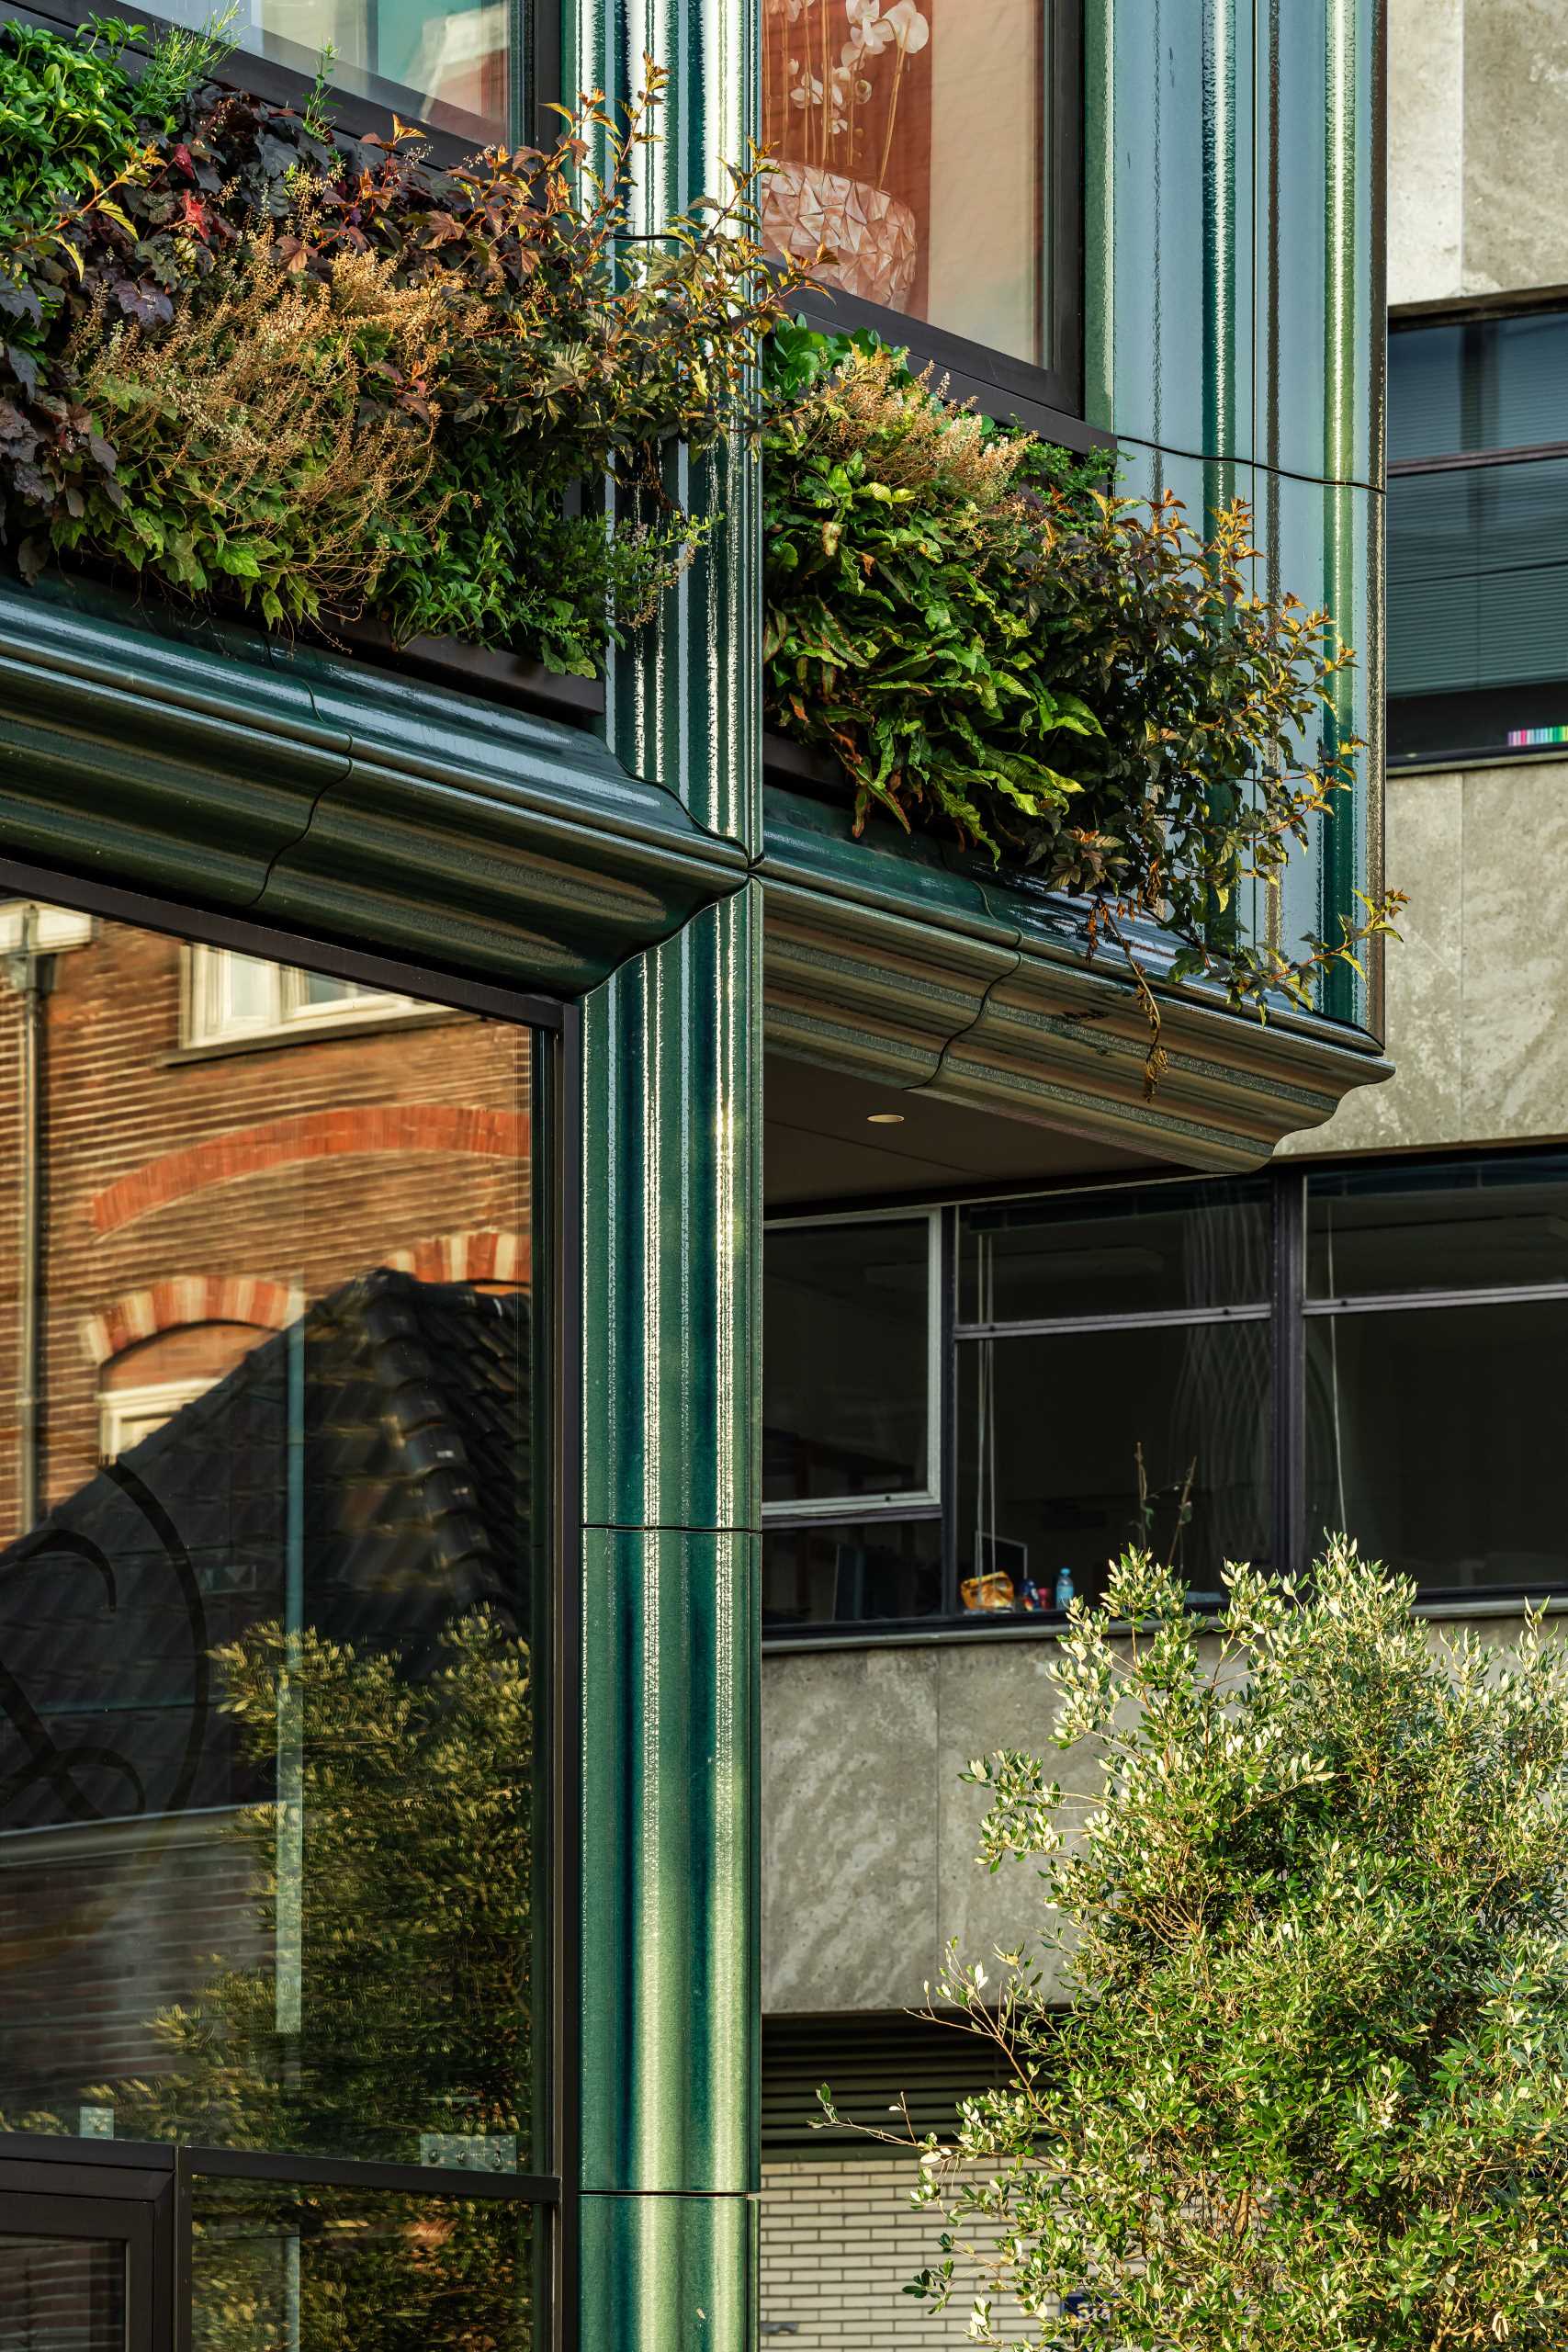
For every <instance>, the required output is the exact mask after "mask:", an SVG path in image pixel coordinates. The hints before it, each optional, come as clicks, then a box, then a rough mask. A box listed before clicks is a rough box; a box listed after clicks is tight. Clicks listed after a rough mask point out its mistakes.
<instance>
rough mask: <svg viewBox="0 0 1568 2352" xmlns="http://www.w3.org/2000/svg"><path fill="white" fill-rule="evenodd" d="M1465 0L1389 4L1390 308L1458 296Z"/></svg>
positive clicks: (1394, 0)
mask: <svg viewBox="0 0 1568 2352" xmlns="http://www.w3.org/2000/svg"><path fill="white" fill-rule="evenodd" d="M1464 54H1465V5H1464V0H1390V6H1389V33H1388V299H1389V300H1390V301H1391V302H1393V303H1399V302H1440V301H1444V300H1448V299H1449V298H1450V296H1452V295H1455V294H1457V293H1458V292H1459V290H1460V284H1461V269H1462V242H1463V239H1462V232H1463V220H1464Z"/></svg>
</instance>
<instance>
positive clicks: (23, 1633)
mask: <svg viewBox="0 0 1568 2352" xmlns="http://www.w3.org/2000/svg"><path fill="white" fill-rule="evenodd" d="M21 936H22V937H23V939H24V941H26V942H28V943H30V945H24V946H23V947H22V948H21V950H20V951H19V952H17V953H16V954H14V955H13V956H11V957H10V958H9V959H8V961H7V963H6V971H5V978H4V981H3V982H0V1058H3V1059H4V1060H5V1062H6V1067H7V1069H9V1070H10V1071H11V1072H12V1073H13V1080H12V1083H11V1085H10V1087H9V1090H8V1101H7V1116H6V1125H5V1130H4V1136H3V1137H0V1237H3V1239H0V1290H3V1291H4V1293H5V1296H6V1311H5V1315H4V1317H3V1318H0V1985H3V1986H4V1998H3V2000H0V2168H3V2167H4V2164H5V2161H6V2156H7V2144H6V2134H7V2133H14V2132H17V2131H22V2132H26V2133H29V2134H34V2135H37V2134H43V2135H47V2136H50V2137H56V2136H61V2137H63V2138H64V2139H66V2140H68V2141H70V2142H73V2143H77V2142H82V2141H91V2142H94V2143H100V2142H103V2141H106V2140H108V2141H113V2142H116V2143H119V2142H133V2143H165V2144H168V2143H178V2144H179V2145H180V2146H181V2147H183V2148H184V2149H185V2150H186V2164H187V2165H188V2167H189V2169H190V2172H191V2175H192V2196H191V2199H189V2201H188V2212H187V2217H186V2227H187V2229H188V2230H189V2231H190V2233H191V2260H192V2264H193V2268H192V2273H191V2276H192V2282H193V2284H192V2291H193V2293H194V2298H195V2301H194V2306H193V2311H192V2315H191V2324H190V2335H189V2337H188V2340H189V2341H190V2342H191V2344H192V2345H193V2346H204V2345H205V2346H212V2347H214V2352H217V2347H219V2346H222V2347H224V2352H284V2347H285V2346H291V2345H292V2346H310V2345H316V2344H321V2345H324V2344H326V2343H328V2342H332V2343H336V2342H337V2341H338V2340H339V2335H340V2334H341V2330H342V2327H343V2325H344V2324H345V2323H352V2324H350V2335H352V2336H355V2340H359V2341H364V2342H367V2343H368V2342H371V2341H374V2342H375V2344H376V2345H377V2346H378V2347H379V2346H385V2347H387V2352H402V2347H404V2346H406V2347H407V2352H442V2348H443V2347H445V2346H451V2347H452V2352H457V2347H458V2346H468V2345H471V2344H477V2343H479V2342H482V2343H483V2344H484V2345H485V2346H487V2347H490V2348H491V2352H531V2347H532V2346H534V2344H535V2342H536V2337H535V2334H534V2322H533V2318H532V2316H531V2314H532V2312H533V2310H534V2301H535V2293H536V2289H535V2253H534V2248H535V2243H536V2233H537V2227H538V2224H537V2222H536V2211H537V2210H538V2206H539V2200H540V2199H541V2198H543V2197H545V2196H547V2192H548V2189H549V2180H548V2178H547V2177H548V2176H551V2175H553V2174H554V2173H555V2171H556V2170H557V2168H558V2167H557V2166H556V2164H555V2162H554V2159H553V2154H552V2151H553V2145H554V2142H553V2135H552V2128H551V2121H550V2113H549V2105H548V2098H547V2088H548V2086H547V2075H548V2066H549V2057H548V2053H549V2050H550V2044H551V2031H550V2018H551V2014H552V2012H551V1996H550V1988H549V1985H548V1983H547V1975H546V1972H545V1970H544V1967H543V1963H542V1955H543V1954H544V1953H545V1951H547V1935H548V1922H549V1917H550V1902H549V1876H548V1871H547V1867H546V1856H545V1840H544V1837H543V1823H544V1821H545V1819H546V1804H545V1801H546V1794H547V1774H546V1772H545V1771H544V1769H543V1765H542V1761H541V1747H540V1737H539V1728H538V1727H539V1724H540V1721H541V1707H542V1702H543V1693H542V1691H541V1688H540V1683H541V1670H542V1665H543V1661H544V1660H545V1659H546V1658H547V1656H548V1654H549V1653H548V1591H549V1577H548V1575H547V1550H546V1543H547V1527H546V1524H545V1515H544V1508H543V1499H542V1498H544V1497H546V1496H547V1493H548V1491H549V1479H548V1476H547V1473H546V1464H545V1462H544V1461H543V1459H542V1453H541V1449H542V1445H543V1441H544V1436H545V1431H546V1417H545V1413H544V1403H545V1399H544V1397H542V1395H541V1393H540V1391H541V1385H542V1384H541V1378H540V1374H539V1371H538V1363H539V1348H538V1346H537V1344H536V1339H537V1334H538V1330H539V1320H540V1318H539V1315H538V1313H537V1312H536V1304H537V1301H538V1299H539V1295H540V1292H539V1283H540V1280H541V1277H542V1275H543V1274H544V1273H545V1272H547V1264H548V1260H547V1252H546V1250H545V1249H544V1247H543V1238H544V1237H543V1236H542V1235H540V1234H539V1233H538V1232H537V1231H536V1216H535V1203H534V1186H533V1181H532V1171H533V1169H534V1166H535V1163H536V1112H537V1109H538V1106H539V1104H540V1103H541V1101H542V1099H543V1095H544V1090H543V1089H542V1088H541V1086H540V1083H539V1075H540V1073H541V1071H542V1070H543V1069H544V1067H545V1062H544V1057H545V1055H546V1051H547V1037H546V1036H545V1035H543V1034H542V1033H541V1032H540V1031H538V1030H536V1029H533V1028H530V1027H525V1026H521V1025H517V1024H515V1023H510V1022H505V1021H502V1020H498V1019H494V1018H490V1017H480V1016H479V1015H478V1014H474V1015H471V1016H470V1017H468V1018H467V1019H465V1020H463V1021H461V1022H458V1023H443V1024H428V1025H421V1024H418V1023H414V1024H412V1025H410V1024H400V1025H394V1026H392V1027H390V1028H389V1029H388V1030H387V1031H386V1033H385V1034H384V1035H368V1034H367V1033H366V1032H365V1031H364V1030H363V1029H361V1030H359V1031H357V1032H354V1031H352V1030H350V1031H346V1032H345V1030H344V1025H343V1023H341V1022H334V1020H333V1018H331V1017H330V1016H329V1017H325V1018H323V1019H321V1020H320V1021H318V1022H316V1023H314V1024H311V1023H310V1022H309V1021H308V1020H307V1021H305V1022H304V1023H303V1028H304V1032H305V1034H301V1035H300V1037H299V1043H298V1045H297V1046H294V1047H293V1048H292V1049H291V1050H290V1051H289V1052H288V1053H287V1054H283V1055H278V1056H266V1057H246V1058H244V1059H243V1060H241V1061H239V1062H233V1061H229V1060H225V1059H221V1058H219V1059H211V1058H204V1057H190V1056H188V1055H185V1054H182V1053H181V1052H180V1050H179V1046H180V1038H181V1022H182V1012H183V1008H184V1005H185V1001H186V986H187V978H188V965H189V962H190V958H191V952H192V951H191V950H190V949H189V948H188V947H186V948H182V944H181V943H180V941H179V940H178V939H177V938H175V937H173V936H170V935H167V934H165V933H162V932H154V931H151V930H146V929H141V928H139V927H136V926H132V925H130V924H126V923H123V922H117V921H103V922H97V923H96V924H93V925H91V926H85V927H77V928H75V929H73V928H72V927H71V926H69V925H65V924H62V923H61V922H59V921H58V920H55V919H54V918H53V917H52V916H48V917H42V916H40V918H39V919H38V920H36V921H33V922H28V924H26V925H25V926H23V930H22V933H21ZM49 939H54V940H58V941H60V942H61V945H60V946H59V948H58V949H56V950H55V951H53V952H49V951H46V950H45V949H44V948H43V947H42V945H41V944H40V943H41V942H42V941H45V940H49ZM237 960H238V959H236V961H237ZM249 968H251V969H252V970H253V971H254V972H256V973H260V974H262V975H264V976H266V975H271V976H272V980H271V981H270V982H269V985H274V984H278V985H280V983H278V978H277V976H278V975H279V973H280V972H286V973H287V975H288V979H289V982H290V985H292V984H293V983H294V982H295V981H296V980H297V981H298V994H299V1003H300V1005H301V1006H307V1005H310V1003H312V1002H318V1003H320V1004H321V1006H322V1007H325V1006H329V1005H334V1004H336V1003H339V1002H342V1001H344V1000H343V998H342V997H341V996H340V994H339V993H338V992H339V991H340V990H341V989H342V988H343V986H344V983H341V982H338V981H335V980H334V981H328V982H325V983H321V984H320V988H321V994H320V996H319V997H318V996H317V995H316V993H315V991H316V989H317V988H318V984H317V983H316V982H315V981H313V980H312V978H310V975H309V974H306V973H297V972H296V970H295V967H293V966H292V965H290V966H288V967H280V966H278V965H276V964H274V963H270V962H267V963H257V964H255V965H254V967H249ZM417 985H418V984H417V981H411V983H410V989H411V995H410V996H409V997H408V998H404V997H401V996H400V997H399V999H398V1001H400V1002H403V1001H412V990H413V989H416V988H417ZM389 2167H395V2168H397V2169H396V2171H395V2172H393V2173H392V2174H390V2175H389V2171H388V2168H389ZM479 2175H482V2176H483V2178H482V2180H481V2181H479V2183H478V2186H477V2187H476V2185H475V2177H476V2176H479ZM394 2190H396V2191H397V2193H396V2194H394V2193H392V2192H393V2191H394ZM4 2227H5V2223H4V2222H3V2221H0V2229H3V2228H4ZM89 2234H90V2233H89ZM115 2244H118V2241H116V2242H115ZM111 2257H112V2259H111ZM60 2258H61V2261H62V2262H64V2261H65V2260H67V2258H69V2259H70V2260H71V2261H74V2262H76V2263H77V2264H78V2267H81V2265H82V2263H84V2262H85V2261H86V2260H87V2256H85V2255H83V2254H81V2253H80V2250H79V2249H78V2250H77V2251H74V2252H73V2251H71V2249H69V2248H67V2249H66V2250H65V2252H63V2253H62V2256H61V2257H60ZM105 2259H106V2260H108V2261H110V2268H111V2269H112V2267H113V2263H114V2262H116V2261H118V2260H119V2259H120V2256H118V2254H116V2253H115V2251H114V2245H110V2248H109V2255H108V2256H105ZM40 2261H41V2257H40ZM106 2275H107V2274H106ZM116 2275H118V2274H116ZM128 2275H129V2274H128ZM84 2291H85V2290H84ZM95 2291H96V2290H95ZM103 2291H104V2294H105V2295H106V2296H109V2301H108V2302H106V2303H105V2306H104V2307H105V2309H106V2310H107V2311H109V2312H110V2321H112V2320H113V2311H112V2309H111V2308H110V2306H111V2304H112V2295H111V2294H110V2290H109V2289H107V2288H106V2289H105V2290H103ZM458 2314H460V2317H459V2316H458ZM106 2324H109V2322H106ZM116 2324H118V2323H116ZM356 2329H357V2334H356ZM0 2335H4V2328H3V2327H0ZM111 2335H112V2328H111ZM22 2340H23V2341H31V2340H32V2339H30V2338H24V2339H22ZM38 2340H39V2342H41V2341H42V2340H43V2339H42V2338H39V2339H38ZM108 2340H110V2339H109V2338H106V2341H108ZM131 2340H132V2341H134V2340H136V2339H135V2335H134V2331H133V2332H132V2339H131ZM6 2341H7V2342H9V2341H10V2338H8V2337H7V2338H6Z"/></svg>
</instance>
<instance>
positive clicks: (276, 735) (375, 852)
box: [0, 585, 747, 995]
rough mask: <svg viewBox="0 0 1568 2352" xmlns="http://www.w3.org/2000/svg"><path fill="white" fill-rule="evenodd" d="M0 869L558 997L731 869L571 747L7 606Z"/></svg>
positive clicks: (485, 712) (664, 923)
mask: <svg viewBox="0 0 1568 2352" xmlns="http://www.w3.org/2000/svg"><path fill="white" fill-rule="evenodd" d="M0 851H3V852H4V853H5V854H9V855H10V856H13V857H17V858H25V859H28V860H32V861H36V862H38V863H39V864H43V865H55V866H60V867H64V868H67V869H70V870H72V871H74V872H77V873H80V874H83V875H85V876H99V877H101V878H103V879H104V880H106V881H108V882H112V883H115V884H118V885H120V886H122V887H131V888H137V887H140V888H143V889H147V890H151V891H155V892H161V893H164V894H167V895H174V896H178V897H186V898H190V899H196V900H199V901H202V902H205V903H206V904H208V905H210V906H214V907H220V908H224V909H229V910H235V911H238V910H245V911H248V912H251V913H254V914H257V915H262V916H265V917H268V918H270V919H272V920H274V921H276V922H279V923H282V924H288V925H295V926H298V927H300V928H303V929H314V930H319V931H321V932H323V933H328V934H329V935H331V934H335V935H337V936H340V937H344V938H352V939H359V940H361V941H363V942H364V943H365V944H369V945H371V946H373V947H375V948H377V949H378V950H380V951H381V952H384V953H394V954H396V953H401V954H405V955H410V956H424V957H426V958H428V959H430V960H431V961H433V962H434V963H435V964H437V965H442V964H445V965H446V966H448V967H463V968H467V969H469V970H472V971H475V972H478V973H480V974H482V975H483V976H485V977H486V978H496V979H499V980H502V981H506V982H511V983H513V985H516V986H518V987H525V988H536V989H546V990H549V991H554V992H557V993H559V994H562V995H578V994H581V993H582V992H583V991H584V990H586V989H591V988H593V987H596V986H597V985H598V983H599V982H600V981H601V980H602V979H603V978H604V976H605V975H606V973H608V972H610V971H613V970H614V969H615V967H616V965H618V964H619V963H621V962H622V961H624V960H625V959H626V957H628V956H635V955H637V954H638V953H639V952H640V950H641V949H642V948H643V947H644V946H645V945H646V944H649V942H650V941H654V940H659V939H662V938H666V937H668V936H669V935H670V934H671V933H672V932H674V931H675V930H677V929H679V927H680V926H681V925H682V923H684V922H687V921H688V920H689V918H690V917H691V915H692V914H693V913H694V911H696V910H698V909H699V908H701V907H704V906H706V905H708V904H710V903H711V902H712V901H713V900H714V899H716V898H719V897H721V896H725V895H728V893H729V892H731V891H734V890H738V889H739V888H741V887H742V886H743V885H744V882H745V879H746V871H747V869H746V861H745V859H744V856H743V855H742V854H741V852H740V850H739V847H738V846H737V845H736V844H735V843H733V842H723V841H718V840H715V839H714V838H712V837H711V836H709V835H708V834H705V832H703V831H701V830H700V828H699V827H698V826H697V825H695V824H694V821H693V820H692V818H691V816H690V815H689V813H688V812H687V810H686V809H685V808H684V806H683V805H682V802H681V801H680V800H679V799H677V798H676V797H675V796H674V795H673V794H671V793H670V792H667V791H665V790H663V789H661V788H660V787H659V786H654V785H649V784H644V783H641V782H638V781H637V779H635V778H633V777H631V776H628V775H626V774H625V772H624V771H623V770H622V769H621V768H620V767H618V766H617V764H616V763H615V760H614V759H613V758H612V757H611V755H610V754H609V752H607V751H606V750H605V749H604V745H603V744H602V743H601V742H600V741H598V739H597V738H596V737H595V736H594V735H592V734H591V733H589V732H587V731H586V730H585V729H580V728H574V727H567V726H562V725H560V724H559V723H558V722H556V721H553V720H550V719H547V718H531V717H529V716H527V715H526V714H525V713H522V712H518V711H513V710H507V709H502V708H499V707H495V706H493V705H489V704H486V703H483V702H481V701H479V699H478V698H477V697H471V696H469V695H459V694H453V693H450V692H447V691H446V690H444V689H442V688H439V687H434V686H429V685H424V684H419V683H417V682H412V681H409V680H405V679H401V678H400V677H398V676H396V675H395V674H391V673H382V672H380V671H378V670H376V669H374V668H372V667H370V666H369V665H368V664H364V663H356V662H350V661H346V660H338V659H334V658H333V657H330V656H324V655H316V654H310V653H305V652H299V651H297V652H294V653H292V654H290V653H289V652H288V651H287V650H283V649H280V648H278V647H276V646H274V645H271V644H269V643H268V642H267V641H266V640H265V639H262V638H259V637H257V636H255V635H254V634H251V633H249V632H246V631H243V630H239V629H235V630H227V631H222V632H219V631H215V630H204V631H202V632H201V633H200V634H199V635H197V634H195V633H193V634H191V635H188V636H186V637H183V638H182V637H175V636H169V635H161V634H159V633H157V632H156V631H154V630H153V629H152V628H149V627H148V626H147V625H146V624H145V622H139V621H134V620H131V619H129V618H127V617H126V605H125V600H124V599H120V598H112V597H107V596H105V597H95V596H92V595H90V594H83V593H72V594H57V595H47V594H39V593H37V592H36V591H35V592H28V591H26V590H23V589H20V588H12V587H7V586H5V585H0Z"/></svg>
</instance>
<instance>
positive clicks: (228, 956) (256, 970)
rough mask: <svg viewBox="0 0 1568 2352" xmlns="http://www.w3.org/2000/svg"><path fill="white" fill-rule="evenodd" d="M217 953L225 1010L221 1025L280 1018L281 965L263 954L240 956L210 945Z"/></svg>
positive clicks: (209, 952)
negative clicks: (278, 983) (279, 974)
mask: <svg viewBox="0 0 1568 2352" xmlns="http://www.w3.org/2000/svg"><path fill="white" fill-rule="evenodd" d="M204 953H205V955H207V956H217V957H218V958H219V959H220V961H219V963H218V967H217V971H218V982H219V987H220V991H221V998H222V1009H221V1012H220V1016H219V1019H220V1025H223V1024H225V1023H229V1022H246V1023H250V1022H258V1023H261V1022H271V1021H276V1019H277V1012H278V998H277V978H278V973H277V966H276V964H268V963H265V962H264V961H263V959H262V957H261V956H240V955H236V954H234V953H233V952H232V951H231V950H228V949H224V948H208V949H206V950H205V951H204Z"/></svg>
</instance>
